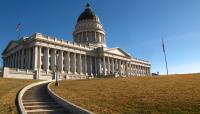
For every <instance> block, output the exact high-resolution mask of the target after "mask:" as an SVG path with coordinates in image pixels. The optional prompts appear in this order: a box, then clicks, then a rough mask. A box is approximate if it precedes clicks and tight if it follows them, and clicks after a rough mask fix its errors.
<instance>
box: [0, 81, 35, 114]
mask: <svg viewBox="0 0 200 114" xmlns="http://www.w3.org/2000/svg"><path fill="white" fill-rule="evenodd" d="M33 82H36V80H23V79H8V78H0V114H17V113H18V112H17V108H16V104H15V101H16V95H17V93H18V92H19V91H20V90H21V89H22V88H23V87H25V86H26V85H29V84H31V83H33Z"/></svg>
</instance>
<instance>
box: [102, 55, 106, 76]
mask: <svg viewBox="0 0 200 114" xmlns="http://www.w3.org/2000/svg"><path fill="white" fill-rule="evenodd" d="M103 75H104V76H105V75H106V63H105V56H103Z"/></svg>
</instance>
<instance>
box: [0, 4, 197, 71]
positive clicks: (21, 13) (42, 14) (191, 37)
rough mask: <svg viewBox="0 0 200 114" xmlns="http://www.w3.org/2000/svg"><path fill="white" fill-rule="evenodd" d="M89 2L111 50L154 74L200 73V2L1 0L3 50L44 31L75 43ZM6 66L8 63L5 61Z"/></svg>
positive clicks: (0, 47)
mask: <svg viewBox="0 0 200 114" xmlns="http://www.w3.org/2000/svg"><path fill="white" fill-rule="evenodd" d="M87 2H89V3H90V4H91V5H92V8H93V10H94V11H95V12H96V14H97V15H98V16H99V17H100V19H101V22H102V24H103V25H104V28H105V30H106V33H107V35H106V38H107V45H108V47H121V48H122V49H124V50H125V51H127V52H128V53H130V54H131V55H132V56H134V57H136V58H140V59H145V60H149V61H150V62H151V64H152V72H157V71H158V72H160V73H161V74H163V73H166V71H165V62H164V55H163V53H162V47H161V38H163V39H164V42H165V48H166V53H167V59H168V64H169V73H192V72H200V13H199V12H200V7H199V4H200V0H1V1H0V52H1V53H2V51H3V50H4V48H5V47H6V45H7V44H8V42H9V41H10V40H17V39H18V38H17V33H16V25H17V24H18V23H19V22H21V24H22V31H21V34H22V35H25V36H30V35H32V34H34V33H35V32H41V33H44V34H47V35H50V36H56V37H59V38H63V39H66V40H69V41H72V32H73V31H74V27H75V24H76V21H77V18H78V16H79V15H80V13H81V12H82V11H83V10H84V6H85V4H86V3H87ZM0 66H2V60H1V61H0Z"/></svg>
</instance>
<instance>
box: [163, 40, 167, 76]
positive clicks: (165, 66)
mask: <svg viewBox="0 0 200 114" xmlns="http://www.w3.org/2000/svg"><path fill="white" fill-rule="evenodd" d="M162 48H163V53H164V56H165V67H166V71H167V75H168V65H167V55H166V52H165V45H164V41H163V39H162Z"/></svg>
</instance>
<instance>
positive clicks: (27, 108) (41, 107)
mask: <svg viewBox="0 0 200 114" xmlns="http://www.w3.org/2000/svg"><path fill="white" fill-rule="evenodd" d="M36 109H38V110H39V109H40V110H48V109H51V110H57V109H63V108H62V107H61V106H59V105H57V106H39V107H38V106H37V107H25V110H36Z"/></svg>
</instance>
